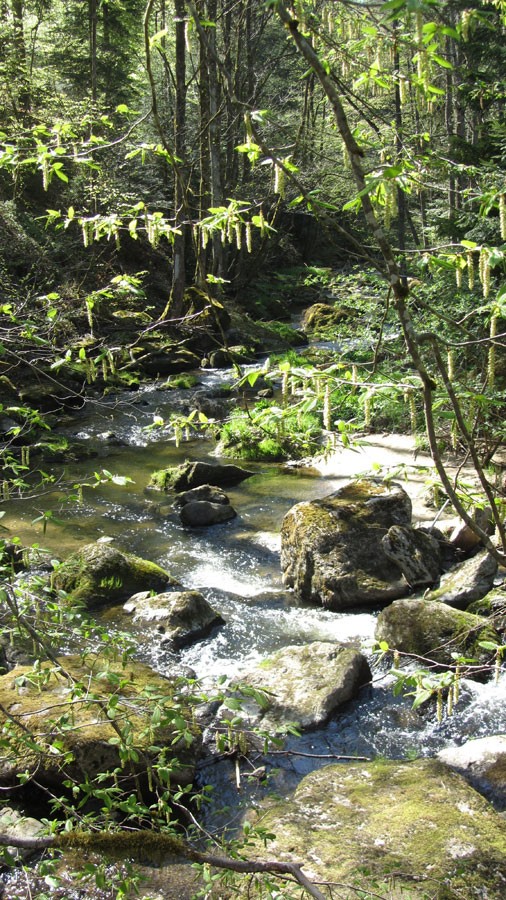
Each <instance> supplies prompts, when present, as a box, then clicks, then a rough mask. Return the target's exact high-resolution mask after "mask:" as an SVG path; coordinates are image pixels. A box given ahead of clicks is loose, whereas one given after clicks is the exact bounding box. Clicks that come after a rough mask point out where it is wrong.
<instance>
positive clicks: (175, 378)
mask: <svg viewBox="0 0 506 900" xmlns="http://www.w3.org/2000/svg"><path fill="white" fill-rule="evenodd" d="M198 383H199V379H198V378H197V376H196V375H191V374H190V373H189V372H182V373H181V374H179V375H171V376H170V378H169V380H168V381H167V383H166V384H165V388H166V389H167V390H169V391H174V390H176V389H178V390H188V389H189V388H193V387H195V385H197V384H198Z"/></svg>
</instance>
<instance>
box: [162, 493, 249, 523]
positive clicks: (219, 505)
mask: <svg viewBox="0 0 506 900" xmlns="http://www.w3.org/2000/svg"><path fill="white" fill-rule="evenodd" d="M175 505H176V506H178V507H179V517H180V519H181V522H182V523H183V525H188V526H190V527H193V528H198V527H201V526H207V525H218V524H219V523H220V522H228V521H229V520H230V519H234V518H235V516H236V515H237V513H236V511H235V509H234V508H233V507H232V506H231V505H230V500H229V498H228V497H227V495H226V494H225V492H224V491H222V490H221V488H219V487H215V486H214V485H212V484H202V485H200V487H195V488H192V489H191V490H189V491H184V492H183V493H182V494H178V495H177V497H176V500H175Z"/></svg>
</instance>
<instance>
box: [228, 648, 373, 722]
mask: <svg viewBox="0 0 506 900" xmlns="http://www.w3.org/2000/svg"><path fill="white" fill-rule="evenodd" d="M370 679H371V672H370V669H369V665H368V663H367V660H366V658H365V657H364V656H363V655H362V654H361V653H359V652H358V650H354V649H352V648H351V647H348V646H346V645H345V644H332V643H327V642H324V641H315V642H313V643H311V644H306V645H304V646H301V647H299V646H295V647H284V648H283V649H282V650H278V651H277V653H274V654H273V655H272V656H269V657H267V659H265V660H263V662H261V663H259V665H257V666H255V668H254V669H252V670H251V671H249V672H248V673H246V675H245V676H244V677H243V678H242V679H241V681H244V682H245V683H246V684H247V685H249V686H251V687H253V688H256V689H259V690H260V689H264V690H265V691H267V692H268V693H267V694H266V696H265V698H264V701H265V702H262V703H261V704H259V703H257V702H256V701H255V700H254V699H251V700H250V701H248V702H245V701H243V712H242V713H239V714H240V715H244V716H245V717H246V718H247V719H248V720H249V721H250V722H251V723H253V724H257V725H258V724H260V723H261V725H262V728H264V727H265V728H277V727H279V726H283V725H287V724H288V723H290V722H296V723H297V725H298V726H299V727H300V728H301V729H303V730H307V729H310V728H316V727H317V726H318V725H322V724H323V723H324V722H326V721H327V720H328V719H329V717H330V716H331V715H332V713H333V712H335V710H336V709H338V708H339V707H340V706H342V704H343V703H346V702H347V701H348V700H351V698H352V697H354V696H355V695H356V693H357V692H358V690H359V688H360V687H362V685H364V684H366V683H367V682H368V681H370Z"/></svg>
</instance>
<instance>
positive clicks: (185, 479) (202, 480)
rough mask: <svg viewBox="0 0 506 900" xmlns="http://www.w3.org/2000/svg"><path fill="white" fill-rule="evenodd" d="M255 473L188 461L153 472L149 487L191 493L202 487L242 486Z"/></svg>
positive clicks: (226, 466)
mask: <svg viewBox="0 0 506 900" xmlns="http://www.w3.org/2000/svg"><path fill="white" fill-rule="evenodd" d="M253 474H254V473H253V472H248V470H247V469H241V467H240V466H234V465H225V466H222V465H220V463H206V462H191V461H190V460H188V459H187V460H186V461H185V462H184V463H181V465H179V466H169V467H168V468H167V469H159V470H158V471H157V472H153V474H152V476H151V481H150V483H149V487H150V488H153V489H155V490H158V491H169V490H172V491H176V492H181V491H189V490H191V489H192V488H196V487H201V486H202V485H205V484H206V485H215V486H218V487H220V486H227V485H234V484H240V483H241V481H244V479H245V478H250V477H251V476H252V475H253Z"/></svg>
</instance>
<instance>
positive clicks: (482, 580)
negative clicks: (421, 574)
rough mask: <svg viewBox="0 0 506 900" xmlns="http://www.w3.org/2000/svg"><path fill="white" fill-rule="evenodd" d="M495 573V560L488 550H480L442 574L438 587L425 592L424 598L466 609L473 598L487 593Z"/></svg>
mask: <svg viewBox="0 0 506 900" xmlns="http://www.w3.org/2000/svg"><path fill="white" fill-rule="evenodd" d="M496 574H497V562H496V561H495V559H494V558H493V556H491V555H490V553H489V552H488V550H481V551H480V552H479V553H477V554H476V556H472V557H471V558H470V559H466V560H465V562H462V563H459V565H457V566H454V567H453V569H451V570H450V572H447V573H446V574H445V575H443V576H442V578H441V583H440V585H439V587H438V588H436V589H435V590H433V591H430V592H429V593H428V594H426V599H427V600H438V601H439V602H440V603H447V604H448V606H454V607H455V609H467V607H468V606H469V604H470V603H472V602H473V601H474V600H480V599H481V598H482V597H484V596H485V595H486V594H488V592H489V591H490V590H491V589H492V587H493V584H494V578H495V576H496Z"/></svg>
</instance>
